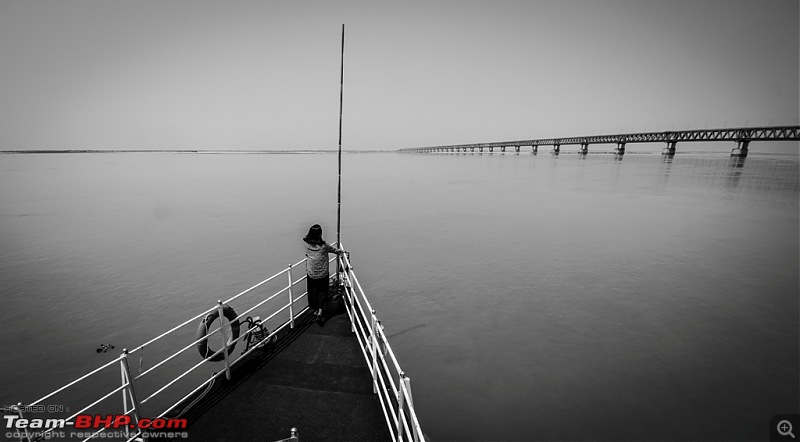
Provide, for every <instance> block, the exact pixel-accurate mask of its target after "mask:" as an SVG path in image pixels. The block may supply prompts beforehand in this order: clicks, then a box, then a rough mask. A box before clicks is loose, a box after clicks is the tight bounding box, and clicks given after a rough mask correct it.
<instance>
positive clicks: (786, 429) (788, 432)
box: [778, 419, 795, 439]
mask: <svg viewBox="0 0 800 442" xmlns="http://www.w3.org/2000/svg"><path fill="white" fill-rule="evenodd" d="M778 434H780V435H781V436H792V439H794V438H795V437H794V434H792V423H791V422H789V421H787V420H785V419H784V420H782V421H780V422H778Z"/></svg>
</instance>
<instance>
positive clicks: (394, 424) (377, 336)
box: [339, 254, 425, 442]
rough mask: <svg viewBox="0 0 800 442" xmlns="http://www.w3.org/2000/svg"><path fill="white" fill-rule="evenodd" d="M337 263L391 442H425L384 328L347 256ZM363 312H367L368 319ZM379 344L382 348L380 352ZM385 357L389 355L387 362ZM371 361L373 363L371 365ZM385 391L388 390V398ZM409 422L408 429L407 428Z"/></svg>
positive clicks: (410, 397)
mask: <svg viewBox="0 0 800 442" xmlns="http://www.w3.org/2000/svg"><path fill="white" fill-rule="evenodd" d="M339 260H340V264H341V268H342V269H344V270H343V275H339V276H341V277H343V278H344V279H345V290H346V293H347V301H348V306H347V309H348V311H347V313H348V316H350V321H351V324H352V331H353V332H354V333H356V336H357V338H358V339H357V340H358V343H359V346H360V347H361V351H362V354H363V356H364V360H365V362H366V364H367V366H368V367H369V368H370V373H371V374H372V377H373V385H374V391H375V393H377V394H378V399H379V401H380V403H381V408H382V409H383V414H384V417H385V418H386V424H387V426H388V427H389V432H390V434H391V435H392V439H393V440H394V441H402V440H404V439H405V440H413V441H415V442H419V441H424V440H425V436H424V434H423V432H422V428H421V426H420V423H419V418H418V417H417V414H416V410H415V409H414V405H413V399H412V396H411V389H410V378H408V377H406V375H405V372H404V371H403V370H402V368H401V367H400V363H399V362H398V360H397V357H396V356H395V353H394V350H393V349H392V346H391V345H390V344H389V340H388V338H387V337H386V334H385V333H384V329H383V325H381V323H380V320H378V317H377V315H376V312H375V310H374V309H373V308H372V305H371V304H370V303H369V300H368V299H367V297H366V294H365V293H364V290H363V288H362V287H361V284H360V283H359V282H358V278H357V277H356V275H355V273H353V271H352V266H351V264H350V259H349V257H348V256H347V254H342V255H339ZM356 289H357V290H356ZM362 300H363V305H362ZM364 307H366V309H365V308H364ZM366 312H369V315H370V318H369V320H368V318H367V316H366V315H367V313H366ZM370 324H372V327H370V328H369V329H370V331H369V334H368V333H367V328H368V327H365V325H370ZM381 344H382V345H383V349H381ZM385 355H389V359H388V362H387V359H386V357H385ZM373 361H375V364H374V366H373ZM390 366H391V367H390ZM390 368H392V369H393V370H394V371H395V372H396V373H397V375H398V381H397V383H395V382H394V376H393V375H392V373H391V372H390ZM387 380H388V384H387ZM378 384H380V388H378ZM387 391H391V394H392V396H391V397H390V396H389V393H388V392H387ZM404 405H405V407H404ZM390 416H391V417H390ZM409 420H410V422H411V428H409ZM401 429H402V430H403V431H401Z"/></svg>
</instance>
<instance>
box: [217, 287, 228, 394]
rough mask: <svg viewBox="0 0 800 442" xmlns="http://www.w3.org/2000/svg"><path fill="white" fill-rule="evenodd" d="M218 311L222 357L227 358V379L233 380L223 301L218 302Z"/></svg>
mask: <svg viewBox="0 0 800 442" xmlns="http://www.w3.org/2000/svg"><path fill="white" fill-rule="evenodd" d="M217 311H218V312H219V333H220V335H222V356H223V358H225V379H227V380H229V381H230V380H231V363H230V360H228V332H226V331H225V324H224V323H223V322H222V318H224V317H225V313H224V312H223V311H222V301H220V300H217Z"/></svg>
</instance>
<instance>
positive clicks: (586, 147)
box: [578, 143, 589, 155]
mask: <svg viewBox="0 0 800 442" xmlns="http://www.w3.org/2000/svg"><path fill="white" fill-rule="evenodd" d="M578 153H579V154H581V155H586V154H587V153H589V143H581V148H580V149H579V150H578Z"/></svg>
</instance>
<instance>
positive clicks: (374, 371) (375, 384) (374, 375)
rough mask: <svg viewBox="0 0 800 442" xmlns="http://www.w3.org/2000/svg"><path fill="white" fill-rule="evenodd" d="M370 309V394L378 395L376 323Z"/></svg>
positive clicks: (373, 313) (373, 311) (373, 310)
mask: <svg viewBox="0 0 800 442" xmlns="http://www.w3.org/2000/svg"><path fill="white" fill-rule="evenodd" d="M376 319H377V318H376V317H375V309H372V318H371V320H372V339H371V341H372V344H371V347H372V392H373V393H376V394H377V393H378V321H377V320H376Z"/></svg>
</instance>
